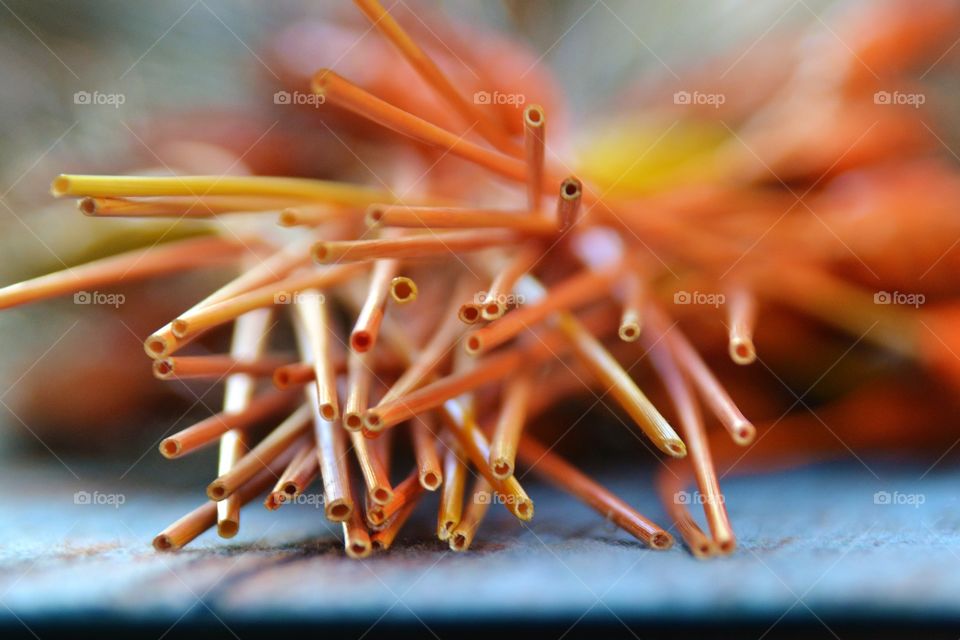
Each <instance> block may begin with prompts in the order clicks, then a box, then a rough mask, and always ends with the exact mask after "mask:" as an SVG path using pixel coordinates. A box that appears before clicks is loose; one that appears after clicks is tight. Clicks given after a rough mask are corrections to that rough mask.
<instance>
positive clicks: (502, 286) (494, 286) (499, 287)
mask: <svg viewBox="0 0 960 640" xmlns="http://www.w3.org/2000/svg"><path fill="white" fill-rule="evenodd" d="M540 256H541V247H539V246H538V245H527V246H524V247H522V248H520V250H518V251H516V252H515V253H514V254H513V256H512V257H511V258H510V259H509V261H508V262H507V264H506V266H504V267H503V269H501V270H500V272H499V273H497V275H496V276H495V277H494V279H493V282H491V283H490V291H488V292H487V296H486V298H485V300H484V302H483V309H482V313H483V319H484V320H496V319H497V318H499V317H500V316H502V315H503V314H504V312H505V311H506V310H507V304H506V302H507V301H508V300H511V299H514V296H513V286H514V285H515V284H516V283H517V280H519V279H520V278H521V276H523V274H525V273H526V272H527V271H529V270H530V269H532V268H533V267H534V265H536V264H537V261H538V260H539V259H540Z"/></svg>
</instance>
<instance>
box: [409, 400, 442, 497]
mask: <svg viewBox="0 0 960 640" xmlns="http://www.w3.org/2000/svg"><path fill="white" fill-rule="evenodd" d="M435 428H436V424H435V421H434V418H433V416H432V415H429V414H428V415H424V416H419V417H418V418H417V419H415V420H413V421H411V422H410V438H411V440H412V441H413V453H414V455H415V456H416V459H417V469H418V473H419V475H418V478H419V479H420V484H421V485H422V486H423V488H424V489H426V490H427V491H436V490H437V488H438V487H439V486H440V485H441V484H442V483H443V471H442V470H441V469H440V456H439V455H437V435H436V431H435Z"/></svg>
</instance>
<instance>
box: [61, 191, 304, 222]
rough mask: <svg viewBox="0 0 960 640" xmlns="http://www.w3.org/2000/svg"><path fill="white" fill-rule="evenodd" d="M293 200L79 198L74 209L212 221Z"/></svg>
mask: <svg viewBox="0 0 960 640" xmlns="http://www.w3.org/2000/svg"><path fill="white" fill-rule="evenodd" d="M297 202H298V200H297V199H293V198H261V197H256V196H201V197H189V196H172V197H169V198H145V199H140V200H130V199H127V198H81V199H80V200H79V201H77V208H78V209H80V211H81V213H83V214H84V215H87V216H91V217H94V218H137V217H147V218H153V217H163V218H165V217H171V218H213V217H216V216H217V215H219V214H224V213H263V212H264V211H270V210H276V209H281V208H283V207H289V206H290V205H292V204H295V203H297Z"/></svg>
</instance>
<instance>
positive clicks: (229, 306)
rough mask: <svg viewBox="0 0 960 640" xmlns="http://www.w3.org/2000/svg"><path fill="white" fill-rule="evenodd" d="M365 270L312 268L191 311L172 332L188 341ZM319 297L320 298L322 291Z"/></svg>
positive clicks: (175, 325)
mask: <svg viewBox="0 0 960 640" xmlns="http://www.w3.org/2000/svg"><path fill="white" fill-rule="evenodd" d="M364 270H365V267H364V266H363V265H351V264H345V265H336V266H331V267H327V268H324V269H316V268H312V269H310V270H308V271H305V272H303V273H298V274H296V275H293V276H290V277H288V278H285V279H283V280H278V281H276V282H273V283H271V284H268V285H265V286H262V287H260V288H257V289H254V290H252V291H247V292H245V293H241V294H240V295H237V296H236V297H233V298H229V299H227V300H224V301H222V302H216V303H214V304H210V305H206V306H203V307H201V308H199V309H191V310H190V311H187V312H186V313H184V314H182V315H181V316H180V317H178V318H177V319H176V320H174V321H173V333H174V335H175V336H177V337H178V338H185V337H187V336H189V335H192V334H198V333H200V332H202V331H206V330H207V329H210V328H211V327H215V326H217V325H220V324H223V323H224V322H229V321H230V320H233V319H234V318H236V317H237V316H239V315H241V314H243V313H246V312H247V311H251V310H253V309H260V308H263V307H270V306H273V305H275V304H289V303H290V302H291V301H294V302H295V301H296V299H297V298H302V297H304V294H305V292H307V291H308V290H311V289H325V288H328V287H334V286H336V285H338V284H342V283H343V282H346V281H347V280H350V279H351V278H354V277H355V276H357V275H359V274H360V273H361V272H362V271H364ZM297 294H300V295H297ZM316 294H317V295H319V291H317V292H316ZM318 299H320V298H318Z"/></svg>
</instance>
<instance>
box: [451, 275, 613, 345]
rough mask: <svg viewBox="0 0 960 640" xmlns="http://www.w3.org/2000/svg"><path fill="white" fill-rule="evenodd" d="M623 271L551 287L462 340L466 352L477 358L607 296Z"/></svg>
mask: <svg viewBox="0 0 960 640" xmlns="http://www.w3.org/2000/svg"><path fill="white" fill-rule="evenodd" d="M620 273H622V269H621V268H620V267H619V266H617V267H615V268H607V269H604V270H602V271H593V270H586V271H583V272H581V273H579V274H577V275H575V276H572V277H570V278H568V279H566V280H564V281H563V282H560V283H559V284H556V285H554V286H553V287H551V288H550V289H549V290H548V291H547V292H546V294H545V295H544V296H543V297H542V298H541V299H539V300H536V301H530V302H528V303H527V304H525V305H523V306H522V307H519V308H518V309H516V310H514V311H511V312H510V313H508V314H506V315H505V316H503V317H502V318H500V319H499V320H494V321H493V322H491V323H490V324H488V325H487V326H485V327H483V328H482V329H477V330H476V331H471V332H470V333H468V334H467V335H466V338H465V339H464V342H463V343H464V347H465V348H466V350H467V353H469V354H471V355H479V354H482V353H486V352H488V351H490V350H491V349H494V348H496V347H498V346H500V345H502V344H503V343H505V342H507V341H508V340H510V339H512V338H515V337H516V336H517V335H518V334H520V333H521V332H522V331H524V330H525V329H529V328H530V327H531V326H533V325H536V324H539V323H541V322H543V321H544V320H546V319H547V318H548V317H550V316H551V315H552V314H554V313H555V312H557V311H563V310H568V309H573V308H577V307H582V306H584V305H586V304H588V303H590V302H593V301H595V300H598V299H600V298H605V297H607V296H608V295H609V294H610V286H611V285H612V284H613V283H614V281H616V279H617V278H618V277H619V275H620Z"/></svg>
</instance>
